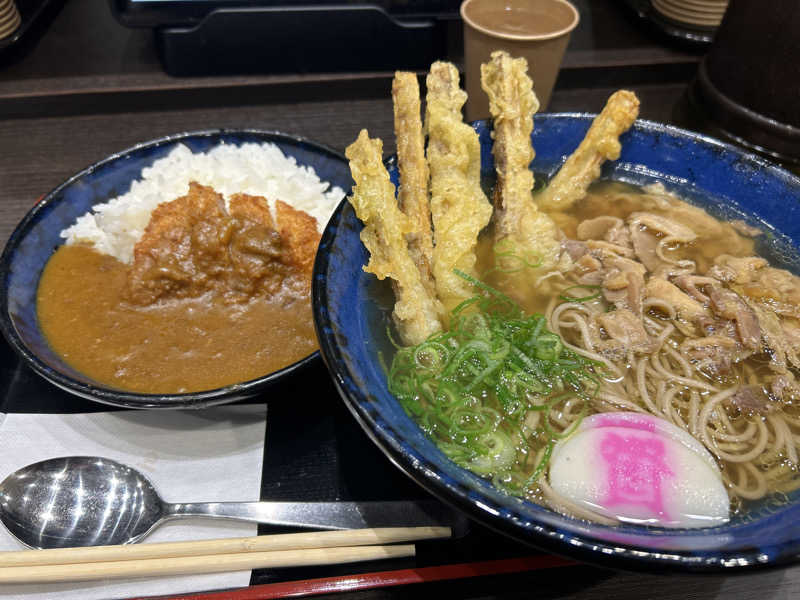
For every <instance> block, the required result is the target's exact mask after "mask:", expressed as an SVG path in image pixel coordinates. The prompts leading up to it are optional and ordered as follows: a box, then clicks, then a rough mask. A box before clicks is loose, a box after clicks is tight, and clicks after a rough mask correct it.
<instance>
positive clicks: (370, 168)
mask: <svg viewBox="0 0 800 600" xmlns="http://www.w3.org/2000/svg"><path fill="white" fill-rule="evenodd" d="M382 153H383V142H381V140H380V139H377V138H376V139H370V138H369V134H368V133H367V130H366V129H362V130H361V133H359V135H358V139H357V140H356V141H355V142H353V143H352V144H350V146H348V147H347V150H346V151H345V154H346V155H347V158H348V159H349V161H350V173H351V174H352V176H353V181H355V186H354V187H353V192H352V194H351V195H350V196H349V197H348V200H349V201H350V203H351V204H352V205H353V208H354V209H355V211H356V216H357V217H358V218H359V219H360V220H361V221H362V222H363V223H364V229H363V230H362V231H361V241H362V242H363V243H364V246H366V248H367V250H368V251H369V253H370V259H369V263H368V264H367V265H366V266H365V267H364V271H366V272H367V273H373V274H374V275H375V276H376V277H377V278H378V279H385V278H386V277H390V278H391V279H392V285H393V287H394V294H395V299H396V302H395V305H394V312H393V315H392V316H393V317H394V321H395V324H396V325H397V329H398V331H399V332H400V336H401V337H402V338H403V342H404V343H406V344H409V345H413V344H419V343H421V342H423V341H425V339H427V338H428V337H429V336H430V335H431V334H433V333H436V332H437V331H441V329H442V323H441V321H440V313H441V305H440V303H439V302H438V301H437V300H436V298H435V297H434V296H433V295H432V294H430V293H429V292H428V290H427V289H426V288H425V286H424V285H423V283H422V279H421V276H420V272H419V269H417V266H416V265H415V264H414V260H413V259H412V258H411V255H410V253H409V250H408V243H407V242H406V238H405V235H406V233H408V232H409V231H410V230H411V225H410V223H409V219H408V217H406V216H405V215H404V214H403V213H402V212H401V211H400V209H399V208H398V207H397V202H396V201H395V194H394V186H393V185H392V183H391V181H389V173H387V172H386V168H385V167H384V166H383V162H382V161H381V157H382Z"/></svg>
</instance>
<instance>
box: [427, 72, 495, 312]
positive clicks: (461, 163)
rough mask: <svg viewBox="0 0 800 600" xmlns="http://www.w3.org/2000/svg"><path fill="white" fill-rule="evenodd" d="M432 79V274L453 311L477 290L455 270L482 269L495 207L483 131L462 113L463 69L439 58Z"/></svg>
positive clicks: (429, 108)
mask: <svg viewBox="0 0 800 600" xmlns="http://www.w3.org/2000/svg"><path fill="white" fill-rule="evenodd" d="M427 84H428V95H427V98H426V114H425V125H426V128H427V131H428V154H427V157H428V166H429V167H430V172H431V216H432V217H433V238H434V247H433V275H434V280H435V282H436V293H437V295H438V297H439V299H440V300H441V301H442V303H443V304H444V306H445V308H446V309H448V310H450V309H452V308H454V307H455V306H456V305H458V304H459V303H460V302H461V301H462V300H465V299H466V298H470V297H471V296H473V295H474V290H473V289H472V285H471V284H470V283H468V282H467V281H465V280H464V279H462V278H461V277H459V276H458V275H457V274H456V273H455V272H454V271H455V270H456V269H458V270H460V271H463V272H464V273H467V274H469V275H473V276H474V275H476V274H477V273H476V271H475V263H476V261H477V257H476V254H475V248H476V246H477V243H478V234H479V233H480V232H481V230H482V229H483V228H484V227H486V225H487V224H488V223H489V219H490V218H491V216H492V206H491V204H489V200H488V199H487V198H486V195H485V194H484V193H483V190H482V189H481V149H480V143H479V141H478V135H477V134H476V133H475V130H474V129H472V127H470V126H469V125H467V124H466V123H464V122H463V121H462V118H461V107H462V106H463V105H464V102H465V101H466V99H467V94H466V93H465V92H463V91H462V90H461V89H460V88H459V87H458V70H457V69H456V68H455V67H454V66H453V65H452V64H450V63H446V62H435V63H433V65H431V70H430V73H429V74H428V78H427Z"/></svg>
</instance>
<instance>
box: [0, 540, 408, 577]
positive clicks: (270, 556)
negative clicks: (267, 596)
mask: <svg viewBox="0 0 800 600" xmlns="http://www.w3.org/2000/svg"><path fill="white" fill-rule="evenodd" d="M43 552H46V551H43ZM414 553H415V549H414V545H413V544H401V545H396V546H354V547H339V548H307V549H303V550H284V551H277V552H239V553H236V554H214V555H203V556H180V557H175V558H148V559H143V560H120V561H112V562H89V563H73V564H55V565H38V566H32V567H31V566H24V567H23V566H17V567H3V568H0V583H4V584H10V583H56V582H67V581H91V580H100V579H115V578H120V577H154V576H164V575H193V574H197V573H220V572H223V571H240V570H244V569H261V568H266V567H302V566H309V565H328V564H340V563H349V562H358V561H365V560H379V559H386V558H400V557H405V556H414Z"/></svg>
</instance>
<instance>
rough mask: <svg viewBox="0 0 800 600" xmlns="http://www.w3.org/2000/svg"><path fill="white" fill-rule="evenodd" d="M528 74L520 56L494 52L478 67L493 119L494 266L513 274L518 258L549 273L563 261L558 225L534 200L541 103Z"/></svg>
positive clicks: (525, 64) (518, 265)
mask: <svg viewBox="0 0 800 600" xmlns="http://www.w3.org/2000/svg"><path fill="white" fill-rule="evenodd" d="M527 70H528V64H527V62H526V61H525V59H524V58H516V59H512V58H511V57H510V56H509V55H508V53H506V52H503V51H496V52H493V53H492V56H491V60H490V61H489V62H488V63H485V64H483V65H481V87H482V88H483V89H484V91H485V92H486V93H487V94H488V96H489V111H490V112H491V114H492V119H493V121H494V147H493V148H492V153H493V154H494V164H495V170H496V171H497V184H496V186H495V195H494V206H495V239H496V243H497V246H496V248H498V249H502V251H498V252H497V261H498V265H497V266H498V267H499V268H500V269H501V270H503V271H513V270H514V269H519V267H520V265H521V264H522V263H521V262H520V260H521V259H522V260H524V261H525V262H526V263H528V264H540V265H541V268H542V270H543V271H547V272H549V271H551V270H552V269H553V267H555V266H557V265H559V263H560V262H564V261H563V260H562V254H563V253H562V251H561V243H560V241H559V237H560V234H559V230H558V227H557V226H556V224H555V223H554V222H553V220H552V219H551V218H550V217H548V216H547V215H545V214H544V213H542V212H540V211H539V209H538V208H537V206H536V204H535V203H534V201H533V195H532V190H533V173H532V172H531V170H530V164H531V161H532V160H533V157H534V151H533V146H532V145H531V131H532V130H533V113H535V112H536V111H537V110H538V109H539V101H538V99H537V98H536V95H535V94H534V93H533V82H532V81H531V78H530V77H528V75H527ZM509 255H510V256H509ZM564 256H565V255H564ZM520 273H521V274H522V275H523V276H524V277H527V275H528V274H527V273H523V272H522V271H520Z"/></svg>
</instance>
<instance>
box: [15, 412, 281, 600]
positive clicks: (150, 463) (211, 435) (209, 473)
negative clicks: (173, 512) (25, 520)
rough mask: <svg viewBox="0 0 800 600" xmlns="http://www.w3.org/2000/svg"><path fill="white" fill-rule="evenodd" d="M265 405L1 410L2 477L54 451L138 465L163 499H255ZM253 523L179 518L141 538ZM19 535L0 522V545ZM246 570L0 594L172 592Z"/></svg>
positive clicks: (227, 582)
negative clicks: (60, 411) (43, 411)
mask: <svg viewBox="0 0 800 600" xmlns="http://www.w3.org/2000/svg"><path fill="white" fill-rule="evenodd" d="M265 427H266V405H265V404H259V405H242V406H229V407H217V408H209V409H205V410H193V411H160V410H159V411H147V412H145V411H115V412H102V413H88V414H72V415H49V414H8V415H3V414H0V481H1V480H2V479H4V478H5V477H6V476H7V475H9V474H10V473H12V472H14V471H16V470H17V469H19V468H20V467H23V466H25V465H28V464H30V463H34V462H38V461H40V460H44V459H47V458H53V457H57V456H79V455H83V456H103V457H106V458H111V459H113V460H116V461H118V462H121V463H124V464H127V465H129V466H131V467H134V468H135V469H138V470H139V471H141V472H142V473H144V474H145V476H146V477H147V478H148V479H149V480H150V481H151V482H152V483H153V485H154V486H155V488H156V490H158V492H159V494H160V495H161V497H162V498H163V499H164V500H165V501H167V502H226V501H231V502H240V501H252V500H258V499H259V495H260V489H261V469H262V460H263V453H264V434H265ZM256 530H257V526H256V525H255V524H248V523H237V522H234V521H227V520H212V519H196V518H186V519H179V520H175V521H171V522H167V523H165V524H163V525H162V526H161V527H159V528H157V529H156V530H155V531H154V532H153V533H152V534H150V535H149V536H148V537H147V538H146V539H145V541H144V542H141V543H150V542H171V541H183V540H200V539H211V538H223V537H239V536H251V535H256V533H257V531H256ZM20 549H22V546H21V544H19V542H17V541H16V540H15V539H14V538H13V537H11V535H10V534H9V533H8V532H7V531H6V530H5V528H3V527H2V526H0V550H20ZM249 582H250V571H241V572H235V573H218V574H209V575H192V576H183V577H161V578H152V579H130V580H126V579H118V580H107V581H96V582H84V583H65V584H19V585H7V586H6V585H4V586H2V588H0V599H2V600H8V599H11V598H14V599H17V598H18V599H20V600H22V599H25V600H27V599H29V598H37V599H49V598H53V599H55V598H58V599H59V600H70V599H73V598H74V599H75V600H94V599H104V600H105V599H115V598H129V597H133V596H139V597H141V596H154V595H167V594H178V593H184V592H195V591H205V590H215V589H225V588H235V587H242V586H246V585H248V584H249Z"/></svg>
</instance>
